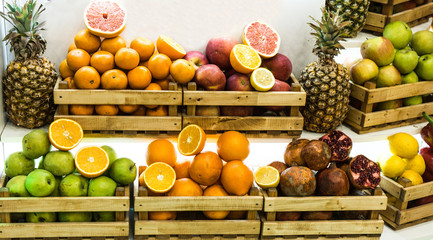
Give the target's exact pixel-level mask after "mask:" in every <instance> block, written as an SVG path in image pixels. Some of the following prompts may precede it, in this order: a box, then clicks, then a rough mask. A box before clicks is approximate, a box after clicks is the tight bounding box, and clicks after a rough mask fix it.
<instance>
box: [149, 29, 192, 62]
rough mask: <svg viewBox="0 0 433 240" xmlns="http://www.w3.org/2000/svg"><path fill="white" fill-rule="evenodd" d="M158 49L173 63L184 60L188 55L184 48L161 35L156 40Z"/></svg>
mask: <svg viewBox="0 0 433 240" xmlns="http://www.w3.org/2000/svg"><path fill="white" fill-rule="evenodd" d="M156 49H157V50H158V52H159V53H163V54H165V55H167V56H168V57H169V58H170V59H171V61H174V60H176V59H179V58H183V57H184V56H185V54H186V52H185V49H183V47H182V46H180V45H179V44H178V43H177V42H175V41H173V39H171V38H169V37H167V36H165V35H159V37H158V39H157V40H156Z"/></svg>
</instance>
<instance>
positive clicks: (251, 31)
mask: <svg viewBox="0 0 433 240" xmlns="http://www.w3.org/2000/svg"><path fill="white" fill-rule="evenodd" d="M242 40H243V43H244V44H246V45H248V46H250V47H252V48H253V49H254V50H256V51H257V52H258V53H259V54H260V56H262V57H263V58H271V57H273V56H275V55H276V54H277V53H278V50H279V48H280V42H281V40H280V36H279V35H278V33H277V31H275V29H273V28H272V27H271V26H269V25H268V24H266V23H264V22H260V21H253V22H251V23H249V24H248V25H247V26H246V27H245V28H244V32H243V34H242Z"/></svg>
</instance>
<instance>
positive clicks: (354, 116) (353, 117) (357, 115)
mask: <svg viewBox="0 0 433 240" xmlns="http://www.w3.org/2000/svg"><path fill="white" fill-rule="evenodd" d="M364 119H365V114H364V113H363V112H362V111H360V110H358V109H356V108H354V107H352V106H350V105H349V112H347V117H346V119H345V120H347V121H351V122H352V123H354V124H355V125H359V126H361V125H362V123H363V122H364Z"/></svg>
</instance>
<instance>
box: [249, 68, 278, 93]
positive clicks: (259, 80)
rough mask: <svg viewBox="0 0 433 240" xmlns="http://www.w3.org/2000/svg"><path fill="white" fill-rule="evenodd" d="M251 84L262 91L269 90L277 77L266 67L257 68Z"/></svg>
mask: <svg viewBox="0 0 433 240" xmlns="http://www.w3.org/2000/svg"><path fill="white" fill-rule="evenodd" d="M250 83H251V86H252V87H253V88H254V89H256V90H257V91H260V92H266V91H269V90H270V89H271V88H272V87H273V86H274V84H275V77H274V74H272V72H271V71H269V70H268V69H266V68H262V67H260V68H257V69H256V70H254V71H253V73H252V74H251V77H250Z"/></svg>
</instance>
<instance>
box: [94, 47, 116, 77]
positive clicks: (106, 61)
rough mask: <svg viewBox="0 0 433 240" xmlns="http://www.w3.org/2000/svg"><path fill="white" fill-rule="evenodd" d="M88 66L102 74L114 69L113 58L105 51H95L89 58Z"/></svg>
mask: <svg viewBox="0 0 433 240" xmlns="http://www.w3.org/2000/svg"><path fill="white" fill-rule="evenodd" d="M90 66H92V67H94V68H95V69H96V70H98V72H99V73H100V74H103V73H104V72H105V71H107V70H110V69H113V68H114V56H113V54H111V53H110V52H107V51H97V52H95V53H94V54H93V55H92V57H91V58H90Z"/></svg>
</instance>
